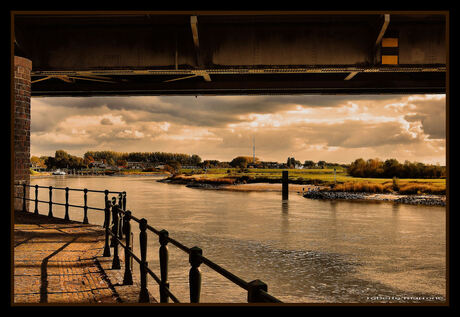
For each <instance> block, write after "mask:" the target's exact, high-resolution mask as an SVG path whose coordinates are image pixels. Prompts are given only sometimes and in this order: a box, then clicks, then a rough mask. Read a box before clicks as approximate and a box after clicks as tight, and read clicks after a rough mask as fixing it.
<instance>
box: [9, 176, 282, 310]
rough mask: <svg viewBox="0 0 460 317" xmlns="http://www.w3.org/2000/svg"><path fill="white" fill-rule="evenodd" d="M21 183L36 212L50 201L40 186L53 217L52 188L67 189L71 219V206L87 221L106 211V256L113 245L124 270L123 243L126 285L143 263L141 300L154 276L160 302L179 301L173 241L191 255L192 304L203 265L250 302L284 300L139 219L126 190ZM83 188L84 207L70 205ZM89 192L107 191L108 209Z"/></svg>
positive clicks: (117, 264) (197, 298)
mask: <svg viewBox="0 0 460 317" xmlns="http://www.w3.org/2000/svg"><path fill="white" fill-rule="evenodd" d="M19 186H23V188H24V191H23V196H22V197H15V198H19V199H23V210H24V211H26V201H27V200H30V201H35V210H34V213H35V214H38V203H39V202H42V203H45V202H46V201H40V200H38V189H39V188H48V189H49V191H50V201H49V202H48V203H49V206H50V207H49V208H50V209H49V210H50V211H49V213H48V216H50V217H52V216H53V214H52V209H51V206H52V204H59V203H55V202H52V201H51V198H52V190H53V189H58V190H66V203H65V204H59V205H64V206H66V218H65V219H69V216H68V208H69V207H79V208H84V210H85V217H84V222H85V220H86V223H88V218H87V216H86V212H87V210H88V209H95V210H103V211H104V213H105V217H104V225H103V227H104V228H105V242H104V252H103V256H104V257H110V256H112V255H111V250H110V249H111V248H113V259H112V269H120V268H121V265H120V257H119V252H118V251H119V250H118V249H119V246H121V247H122V248H123V249H124V256H125V261H124V262H125V267H124V277H123V284H124V285H132V284H133V277H132V269H133V260H135V261H136V262H137V263H138V264H139V272H140V292H139V302H140V303H148V302H149V301H150V298H149V291H148V283H147V279H148V276H149V275H150V276H151V277H152V278H153V279H154V280H155V282H156V283H157V284H158V286H159V294H160V303H168V302H169V300H170V299H171V300H172V301H173V302H174V303H179V300H178V299H177V297H176V296H175V295H174V294H173V293H172V292H171V290H170V289H169V281H168V261H169V250H168V244H172V245H174V246H175V247H177V248H179V249H180V250H182V251H183V252H185V253H187V254H188V256H189V263H190V270H189V289H190V302H191V303H199V302H200V293H201V271H200V265H201V264H205V265H206V266H208V267H209V268H211V269H212V270H214V271H215V272H217V273H218V274H220V275H222V276H223V277H225V278H227V279H228V280H230V281H231V282H233V283H234V284H236V285H238V286H239V287H241V288H243V289H245V290H246V291H247V294H248V296H247V301H248V302H249V303H257V302H259V303H260V302H265V303H281V301H280V300H278V299H277V298H275V297H274V296H272V295H270V294H269V293H267V284H265V283H264V282H262V281H260V280H254V281H252V282H246V281H244V280H243V279H241V278H239V277H238V276H236V275H234V274H233V273H231V272H229V271H227V270H226V269H224V268H223V267H221V266H219V265H217V264H216V263H214V262H213V261H211V260H209V259H208V258H206V257H204V256H203V251H202V249H201V248H199V247H197V246H194V247H192V248H189V247H186V246H185V245H183V244H182V243H180V242H178V241H176V240H174V239H173V238H171V237H169V233H168V231H166V230H157V229H155V228H154V227H152V226H150V225H149V224H148V223H147V219H145V218H142V219H138V218H136V217H135V216H133V215H132V213H131V211H130V210H126V192H113V191H108V190H105V191H98V190H88V189H83V190H81V189H70V188H68V187H66V188H57V187H51V186H50V187H46V186H38V185H26V184H19ZM26 186H29V187H35V190H36V191H35V199H28V198H26V197H25V196H26ZM72 190H73V191H83V192H84V195H85V196H84V197H85V199H84V202H85V205H84V206H76V205H70V204H69V203H68V192H69V191H72ZM88 192H95V193H104V194H105V197H104V199H105V208H104V209H102V208H95V207H88V206H87V204H86V202H87V200H86V194H87V193H88ZM109 193H115V194H118V202H117V198H116V197H112V198H111V200H109V198H108V195H109ZM111 216H112V222H110V218H111ZM131 221H134V222H136V223H137V224H138V225H139V230H140V232H139V248H140V257H139V256H137V255H136V254H135V253H134V251H133V234H132V232H131ZM110 225H111V227H110ZM147 232H151V233H153V234H155V235H157V236H158V239H159V243H160V248H159V262H160V263H159V264H160V276H158V275H156V274H155V273H154V272H153V271H152V270H151V269H150V268H149V263H148V261H147V239H148V235H147Z"/></svg>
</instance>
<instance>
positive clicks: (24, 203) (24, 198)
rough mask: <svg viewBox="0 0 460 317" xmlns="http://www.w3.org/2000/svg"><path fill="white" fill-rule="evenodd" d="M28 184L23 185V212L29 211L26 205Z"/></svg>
mask: <svg viewBox="0 0 460 317" xmlns="http://www.w3.org/2000/svg"><path fill="white" fill-rule="evenodd" d="M26 186H27V184H26V183H23V184H22V189H23V196H22V211H24V212H26V211H27V205H26V195H27V189H26Z"/></svg>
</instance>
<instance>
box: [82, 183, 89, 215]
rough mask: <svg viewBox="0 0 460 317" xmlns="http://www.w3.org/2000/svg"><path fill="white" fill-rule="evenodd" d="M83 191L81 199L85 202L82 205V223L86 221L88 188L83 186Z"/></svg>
mask: <svg viewBox="0 0 460 317" xmlns="http://www.w3.org/2000/svg"><path fill="white" fill-rule="evenodd" d="M83 192H84V195H83V199H84V202H85V205H84V206H83V223H88V189H86V188H85V189H84V190H83Z"/></svg>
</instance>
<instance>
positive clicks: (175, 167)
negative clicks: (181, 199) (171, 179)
mask: <svg viewBox="0 0 460 317" xmlns="http://www.w3.org/2000/svg"><path fill="white" fill-rule="evenodd" d="M167 165H168V166H169V167H171V168H172V169H173V173H174V174H177V173H178V172H179V170H180V169H181V167H182V166H181V164H180V163H179V162H178V161H169V162H168V164H167Z"/></svg>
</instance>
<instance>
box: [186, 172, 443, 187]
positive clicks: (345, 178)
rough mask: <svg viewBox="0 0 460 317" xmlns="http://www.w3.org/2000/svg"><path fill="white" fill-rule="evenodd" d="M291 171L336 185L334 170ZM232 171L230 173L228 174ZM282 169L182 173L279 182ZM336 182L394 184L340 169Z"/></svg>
mask: <svg viewBox="0 0 460 317" xmlns="http://www.w3.org/2000/svg"><path fill="white" fill-rule="evenodd" d="M286 170H288V171H289V179H290V180H292V181H298V182H305V183H308V182H311V181H314V180H316V181H319V182H321V183H325V184H332V183H334V170H333V169H301V170H298V169H286ZM227 171H230V173H227ZM282 171H283V170H282V169H261V168H254V169H248V170H247V172H241V171H240V169H236V168H211V169H208V170H207V172H206V174H204V173H203V172H202V171H201V172H200V170H190V169H182V170H181V172H182V173H184V174H191V173H193V175H195V176H196V177H199V178H207V179H218V178H228V177H234V178H237V177H242V176H247V177H249V178H251V179H256V180H257V179H259V178H260V179H265V180H271V179H273V180H275V179H277V180H279V179H281V177H282ZM336 181H337V183H339V184H340V183H349V182H357V183H362V182H369V183H375V184H385V183H392V182H393V179H391V178H361V177H352V176H349V175H347V172H346V170H345V169H341V168H338V169H337V171H336ZM399 183H400V184H401V185H404V184H408V183H419V184H437V185H444V187H445V184H446V180H445V179H418V178H417V179H415V178H403V179H399Z"/></svg>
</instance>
